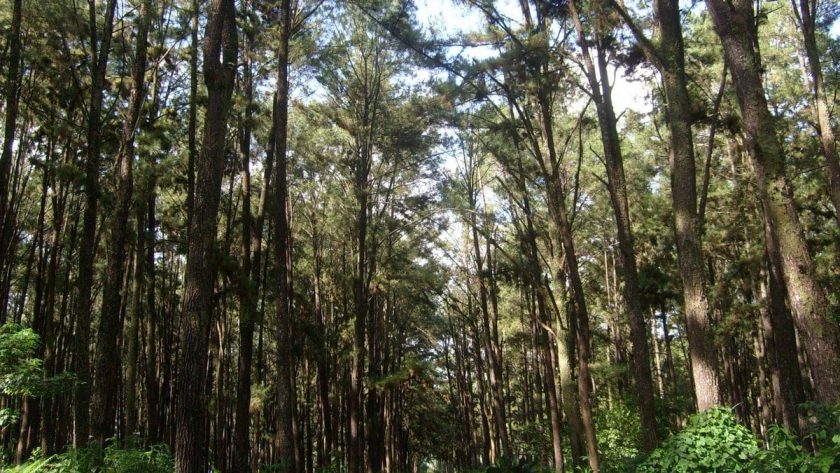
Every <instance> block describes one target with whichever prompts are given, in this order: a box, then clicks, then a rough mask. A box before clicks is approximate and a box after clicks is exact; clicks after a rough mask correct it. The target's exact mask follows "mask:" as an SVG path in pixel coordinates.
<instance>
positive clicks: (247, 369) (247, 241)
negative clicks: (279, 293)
mask: <svg viewBox="0 0 840 473" xmlns="http://www.w3.org/2000/svg"><path fill="white" fill-rule="evenodd" d="M245 36H246V39H245V50H244V58H245V66H244V67H245V69H244V71H243V79H242V80H243V85H242V87H243V93H244V95H245V111H244V113H243V116H242V121H241V125H240V126H241V128H240V130H239V133H240V137H239V140H240V141H239V153H240V159H241V168H240V177H239V181H240V185H241V191H240V192H241V194H242V217H241V218H242V247H241V252H240V263H239V272H240V274H239V283H238V289H239V365H238V368H237V370H238V374H237V388H236V427H235V432H234V468H235V469H236V471H241V472H243V473H245V472H248V471H250V469H251V466H250V465H251V463H250V460H249V453H250V441H249V438H248V432H249V427H250V420H251V417H250V407H251V359H252V356H253V351H254V320H255V318H256V311H257V306H256V294H255V289H256V287H255V283H258V281H254V280H252V279H251V276H252V270H253V268H252V265H251V254H252V250H253V249H252V248H251V245H252V244H253V241H252V236H251V230H252V225H253V218H252V215H251V120H252V117H251V115H252V114H251V107H252V106H253V77H252V72H251V68H252V65H251V59H250V54H251V45H252V44H253V33H252V32H251V31H250V30H249V31H248V32H246V34H245Z"/></svg>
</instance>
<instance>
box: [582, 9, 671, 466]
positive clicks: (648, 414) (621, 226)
mask: <svg viewBox="0 0 840 473" xmlns="http://www.w3.org/2000/svg"><path fill="white" fill-rule="evenodd" d="M572 15H573V18H574V20H575V28H576V30H577V34H578V43H579V45H580V49H581V53H582V55H583V62H584V65H585V72H586V78H587V80H588V82H589V88H590V90H591V93H592V99H593V101H594V102H595V109H596V111H597V114H598V124H599V125H600V126H599V129H600V131H601V145H602V147H603V150H604V164H605V166H606V170H607V183H608V188H609V194H610V202H611V203H612V208H613V212H614V214H615V223H616V227H617V234H618V249H619V252H618V253H619V255H620V257H621V270H622V272H623V276H624V284H623V286H622V288H623V296H624V303H625V305H626V307H627V312H628V314H627V315H628V316H629V319H630V336H631V337H632V340H633V368H634V371H635V375H636V390H637V393H638V396H639V414H640V417H641V433H642V451H644V452H650V451H652V450H653V449H654V448H656V446H657V444H658V443H659V439H658V437H657V433H656V413H655V407H654V403H653V394H654V393H653V391H654V388H653V376H652V375H651V369H650V348H649V346H648V336H647V323H646V322H645V317H644V313H643V312H642V304H641V300H640V294H641V289H640V288H639V275H638V270H637V269H636V250H635V244H634V242H633V231H632V226H631V223H630V208H629V205H628V203H627V184H626V178H625V176H624V160H623V157H622V154H621V144H620V142H619V138H618V129H617V120H616V117H615V110H614V109H613V104H612V90H611V87H610V84H609V76H608V73H607V60H606V56H605V52H604V50H603V47H602V46H601V43H602V40H601V38H596V39H595V41H594V44H595V51H596V56H597V66H596V65H595V62H594V61H593V59H592V55H591V53H590V50H589V40H588V39H587V35H586V32H585V31H584V30H583V24H582V22H581V20H580V17H579V15H578V12H577V9H576V8H573V9H572ZM595 21H596V22H597V21H599V20H597V19H596V20H595ZM595 34H596V36H599V35H600V32H598V31H596V32H595ZM596 67H597V70H596Z"/></svg>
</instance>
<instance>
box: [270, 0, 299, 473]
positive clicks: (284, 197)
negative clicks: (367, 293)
mask: <svg viewBox="0 0 840 473" xmlns="http://www.w3.org/2000/svg"><path fill="white" fill-rule="evenodd" d="M291 8H292V6H291V1H290V0H283V2H282V3H281V8H280V9H281V11H280V28H281V29H280V46H279V48H278V50H277V63H278V70H277V92H276V93H277V95H276V97H275V100H276V101H277V105H276V106H277V110H276V117H275V118H276V122H275V141H274V153H275V159H276V161H277V162H276V163H275V166H274V179H273V191H274V192H273V196H274V199H273V200H274V202H273V212H271V214H270V215H271V217H272V219H273V222H274V228H275V235H274V247H273V250H274V269H275V271H276V274H277V276H276V277H277V280H276V288H277V289H276V290H277V296H276V297H277V300H276V310H277V321H278V322H277V332H276V333H277V351H278V353H277V355H278V356H277V370H278V379H277V384H278V387H277V409H278V415H277V436H278V439H277V440H278V443H277V445H278V452H277V453H278V455H279V459H280V460H281V461H282V462H283V464H285V465H286V466H287V468H289V470H290V471H297V469H296V464H295V449H296V447H295V442H294V430H293V428H294V407H295V406H294V404H293V402H294V392H293V391H292V390H293V380H292V376H293V366H292V347H291V343H292V337H291V329H292V320H291V319H292V314H291V300H290V285H289V277H290V271H289V269H290V268H289V264H290V261H291V258H290V256H291V255H290V253H291V248H289V241H290V230H289V215H288V209H287V204H288V184H287V176H286V168H287V153H286V150H287V139H288V120H289V40H290V36H291V33H292V31H291V29H292V11H291Z"/></svg>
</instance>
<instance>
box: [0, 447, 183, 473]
mask: <svg viewBox="0 0 840 473" xmlns="http://www.w3.org/2000/svg"><path fill="white" fill-rule="evenodd" d="M100 455H101V450H99V449H97V448H95V447H89V448H80V449H70V450H68V451H66V452H64V453H61V454H59V455H53V456H51V457H49V458H38V453H37V452H36V453H35V454H34V455H33V459H32V460H30V461H29V462H27V463H25V464H23V465H20V466H17V467H10V468H8V469H4V470H3V471H5V472H8V473H94V472H96V473H172V472H173V471H175V460H174V458H173V456H172V454H171V453H170V451H169V448H168V447H167V446H166V445H154V446H152V447H150V448H149V449H148V450H142V449H140V448H120V447H119V446H117V445H110V446H108V447H107V448H105V455H104V460H103V462H102V466H101V467H97V466H96V464H97V460H98V459H99V456H100Z"/></svg>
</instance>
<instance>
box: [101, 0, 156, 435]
mask: <svg viewBox="0 0 840 473" xmlns="http://www.w3.org/2000/svg"><path fill="white" fill-rule="evenodd" d="M151 14H152V3H151V1H150V0H146V1H145V2H144V3H143V4H142V5H141V10H140V16H139V17H138V26H137V44H136V46H135V58H134V69H133V71H132V82H133V84H132V91H131V99H130V102H129V105H128V110H127V111H126V114H125V121H124V123H123V130H122V140H121V143H120V152H119V156H118V158H117V167H118V176H117V181H118V182H117V201H116V208H115V210H114V215H113V217H112V219H111V225H110V227H111V229H110V230H111V237H110V241H109V246H108V266H107V268H106V270H105V287H104V289H103V293H102V311H101V312H100V322H99V333H98V336H97V339H96V341H97V343H96V361H95V377H94V379H93V400H92V403H93V404H92V409H93V410H94V412H96V413H97V415H96V416H95V417H94V421H93V432H92V433H93V437H94V440H96V442H97V443H99V445H104V444H105V441H106V440H107V439H109V438H110V437H111V436H113V433H114V417H115V414H116V406H117V399H118V394H119V385H120V384H119V383H120V378H121V377H120V376H119V374H120V373H119V371H120V361H121V356H120V348H119V346H118V345H117V340H118V339H119V337H117V336H116V334H119V333H121V332H122V329H123V327H122V326H123V318H122V317H120V305H121V302H122V293H123V285H122V283H123V273H124V272H125V261H126V255H127V254H128V252H127V251H126V247H127V243H128V218H129V214H130V212H131V204H132V201H133V198H134V138H135V135H136V131H137V124H138V123H139V121H140V112H141V108H142V106H143V101H144V100H145V96H146V84H145V82H146V43H147V39H148V35H149V24H150V22H151ZM135 327H136V325H135Z"/></svg>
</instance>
